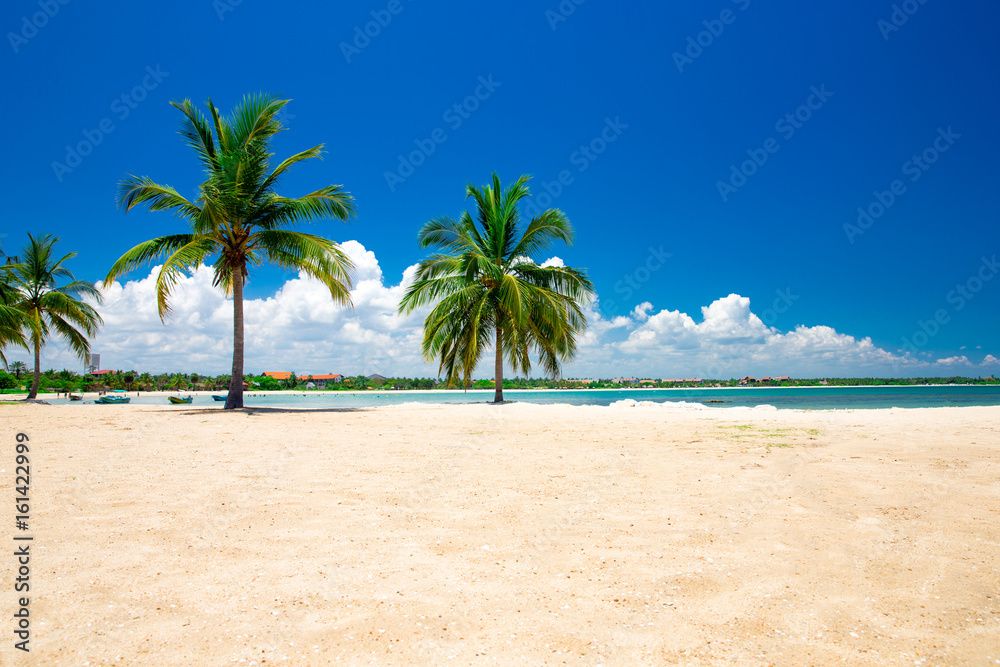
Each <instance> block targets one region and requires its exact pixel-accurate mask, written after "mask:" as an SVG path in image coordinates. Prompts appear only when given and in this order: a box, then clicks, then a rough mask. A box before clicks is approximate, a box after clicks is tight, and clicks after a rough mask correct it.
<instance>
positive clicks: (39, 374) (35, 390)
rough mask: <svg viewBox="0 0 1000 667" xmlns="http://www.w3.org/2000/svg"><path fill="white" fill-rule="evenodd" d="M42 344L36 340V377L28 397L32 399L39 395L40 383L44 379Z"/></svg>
mask: <svg viewBox="0 0 1000 667" xmlns="http://www.w3.org/2000/svg"><path fill="white" fill-rule="evenodd" d="M41 347H42V346H41V345H40V344H39V343H38V341H35V379H34V380H33V381H32V383H31V391H29V392H28V399H27V400H29V401H30V400H32V399H34V398H36V397H37V396H38V385H39V383H40V382H41V379H42V355H41Z"/></svg>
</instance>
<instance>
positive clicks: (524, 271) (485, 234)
mask: <svg viewBox="0 0 1000 667" xmlns="http://www.w3.org/2000/svg"><path fill="white" fill-rule="evenodd" d="M527 182H528V177H527V176H522V177H521V178H519V179H518V180H517V182H516V183H514V185H512V186H510V187H509V188H507V189H506V190H504V189H503V188H502V187H501V185H500V177H499V176H497V175H496V174H493V183H492V185H487V186H484V187H482V188H477V187H476V186H474V185H471V184H470V185H469V186H467V188H466V194H467V198H471V199H474V200H475V202H476V212H475V217H473V215H472V214H470V213H469V212H468V211H465V212H463V213H462V215H461V217H460V218H459V219H458V220H453V219H452V218H439V219H437V220H431V221H430V222H428V223H427V224H425V225H424V227H423V229H421V230H420V235H419V240H420V244H421V245H422V246H423V247H425V248H426V247H436V248H438V252H437V253H435V254H433V255H431V256H430V257H428V258H427V259H426V260H424V261H423V262H421V263H420V266H419V268H418V269H417V275H416V280H414V282H413V284H412V285H410V287H409V288H408V289H407V290H406V294H405V295H404V296H403V300H402V302H401V303H400V306H399V310H400V312H402V313H410V312H413V311H414V310H416V309H417V308H418V307H420V306H423V305H425V304H431V303H436V304H437V305H436V306H435V307H434V309H433V310H431V313H430V314H429V315H428V316H427V319H426V320H425V321H424V341H423V353H424V358H426V359H428V360H431V359H434V358H435V357H438V358H440V366H439V369H438V371H439V372H443V373H444V375H445V376H446V377H447V381H448V384H449V385H454V384H455V383H456V382H457V381H458V379H459V377H461V379H462V380H463V382H464V384H465V387H466V388H468V386H469V384H470V382H471V379H472V372H473V371H474V370H475V368H476V366H477V365H478V364H479V362H480V361H481V360H482V358H483V356H484V355H485V353H486V350H487V349H488V348H489V347H490V342H491V340H490V339H491V338H492V339H493V341H494V345H493V348H494V351H495V365H494V368H495V375H494V386H495V393H494V402H496V403H502V402H503V364H504V360H505V359H506V361H507V362H508V363H509V364H510V365H511V367H512V368H513V369H514V371H515V372H516V371H518V370H522V371H524V372H525V373H527V372H528V371H530V370H531V359H530V353H531V352H534V353H535V354H537V355H538V358H539V360H540V361H541V364H542V366H543V367H544V369H545V370H546V372H548V374H549V375H551V376H553V377H555V376H556V375H557V374H558V373H559V364H560V362H561V361H564V360H566V359H571V358H572V357H573V355H574V354H575V353H576V336H577V334H578V333H581V332H582V331H583V330H584V329H585V328H586V326H587V321H586V318H585V317H584V315H583V310H582V304H583V303H584V302H585V301H586V300H587V299H589V298H591V297H592V296H593V293H594V290H593V285H592V284H591V282H590V280H588V279H587V276H586V274H585V273H584V272H583V271H580V270H577V269H572V268H569V267H565V266H540V265H538V264H537V263H536V262H535V259H534V258H535V257H536V256H537V255H538V254H539V253H542V252H544V251H545V250H546V249H547V248H548V247H549V246H550V245H551V244H552V243H553V242H554V241H563V242H564V243H566V244H567V245H569V244H570V243H572V241H573V229H572V227H570V224H569V220H567V219H566V216H564V215H563V213H562V211H559V210H558V209H549V210H547V211H544V212H542V213H541V214H539V215H538V216H537V217H535V218H533V219H532V220H530V221H528V223H527V225H525V226H524V227H523V228H522V226H521V220H520V214H519V212H518V202H519V201H520V200H521V199H524V198H525V197H528V196H530V192H529V191H528V186H527Z"/></svg>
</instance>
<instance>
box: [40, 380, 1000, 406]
mask: <svg viewBox="0 0 1000 667" xmlns="http://www.w3.org/2000/svg"><path fill="white" fill-rule="evenodd" d="M129 396H131V398H132V402H131V405H164V404H166V403H167V399H166V398H164V397H163V396H143V395H141V394H140V395H139V396H138V397H136V395H135V393H134V392H132V393H130V394H129ZM504 398H505V399H506V400H508V401H516V402H523V403H538V404H556V403H562V404H569V405H611V404H612V403H615V402H617V401H622V400H626V399H633V400H636V401H652V402H655V403H664V402H674V403H680V402H683V403H700V404H704V405H705V406H706V407H710V408H732V407H755V406H758V405H773V406H774V407H776V408H778V409H779V410H781V409H793V410H864V409H874V408H939V407H955V406H972V405H1000V386H997V385H992V386H983V385H980V386H920V387H771V388H755V389H728V388H727V389H659V390H658V389H620V390H585V389H574V390H566V391H530V390H529V391H513V390H505V391H504ZM492 400H493V390H492V389H490V390H486V391H469V392H442V391H434V392H409V391H377V392H376V391H368V392H359V393H349V392H309V393H282V394H271V395H263V394H254V393H253V392H249V393H247V394H245V396H244V402H245V404H246V406H247V407H274V408H363V407H377V406H383V405H401V404H404V403H425V404H442V403H447V404H454V403H485V402H488V401H492ZM706 401H712V402H711V403H706ZM716 401H721V402H716ZM48 402H49V403H52V404H56V405H61V404H68V405H81V404H82V405H86V404H88V403H93V399H92V398H90V397H88V398H87V399H86V400H84V401H82V402H75V403H71V402H70V401H68V400H66V399H58V400H53V399H48ZM193 405H194V406H196V407H215V408H220V409H221V408H222V405H223V404H222V403H221V402H216V401H213V400H212V398H211V396H196V397H195V399H194V403H193ZM105 407H107V408H108V409H111V410H115V409H122V408H123V407H127V406H114V405H109V406H105ZM175 407H177V408H178V409H183V408H185V407H188V406H184V405H179V406H175Z"/></svg>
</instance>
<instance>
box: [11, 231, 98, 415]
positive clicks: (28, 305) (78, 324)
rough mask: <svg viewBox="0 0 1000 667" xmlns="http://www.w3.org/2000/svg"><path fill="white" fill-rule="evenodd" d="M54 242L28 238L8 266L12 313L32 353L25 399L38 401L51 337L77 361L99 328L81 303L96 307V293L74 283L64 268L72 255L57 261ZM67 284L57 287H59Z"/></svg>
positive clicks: (91, 310) (49, 238)
mask: <svg viewBox="0 0 1000 667" xmlns="http://www.w3.org/2000/svg"><path fill="white" fill-rule="evenodd" d="M58 241H59V239H58V238H56V237H54V236H52V235H51V234H46V235H45V236H41V237H39V238H35V237H34V236H32V235H31V234H28V245H26V246H24V250H23V252H22V256H21V258H20V263H19V264H15V265H13V270H12V272H11V273H12V276H13V281H12V283H13V286H14V289H15V291H16V292H17V294H16V296H15V297H14V307H15V308H16V309H17V310H19V311H20V312H21V314H22V317H23V321H24V329H25V337H26V338H27V341H28V343H29V345H30V346H31V349H32V350H33V351H34V353H35V378H34V380H33V381H32V383H31V390H30V391H29V392H28V399H29V400H31V399H33V398H35V397H36V396H38V383H39V380H40V379H41V349H42V347H43V346H44V345H45V343H46V342H47V340H48V338H49V335H50V334H51V333H52V332H53V331H54V332H55V333H57V334H59V335H60V336H62V337H63V338H65V339H66V341H67V342H68V343H69V346H70V348H71V349H72V350H73V351H74V352H76V354H77V355H78V356H79V357H80V359H82V360H86V358H87V355H88V354H90V341H89V340H87V339H88V337H93V336H95V335H96V334H97V331H98V329H99V328H100V325H101V324H103V323H104V320H102V319H101V316H100V315H98V313H97V311H96V310H95V309H94V307H93V306H91V305H90V304H87V303H84V302H83V301H81V300H80V299H81V298H82V297H90V298H92V299H93V300H94V301H96V302H97V303H101V300H102V299H101V293H100V292H99V291H98V290H97V288H95V287H94V285H93V284H92V283H89V282H86V281H83V280H77V279H76V278H75V277H74V276H73V273H72V272H71V271H70V270H69V269H67V268H66V267H65V266H64V264H65V262H67V261H68V260H70V259H73V258H74V257H76V253H75V252H71V253H68V254H67V255H64V256H63V257H61V258H59V259H56V255H55V253H54V252H53V247H54V246H55V244H56V243H57V242H58ZM60 280H65V281H67V282H66V284H64V285H62V286H59V284H58V283H59V281H60Z"/></svg>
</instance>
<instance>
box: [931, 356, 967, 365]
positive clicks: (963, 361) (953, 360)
mask: <svg viewBox="0 0 1000 667" xmlns="http://www.w3.org/2000/svg"><path fill="white" fill-rule="evenodd" d="M936 363H938V364H940V365H942V366H971V365H972V364H970V363H969V358H968V357H967V356H965V355H964V354H963V355H962V356H960V357H957V356H956V357H948V358H947V359H938V360H937V362H936Z"/></svg>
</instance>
